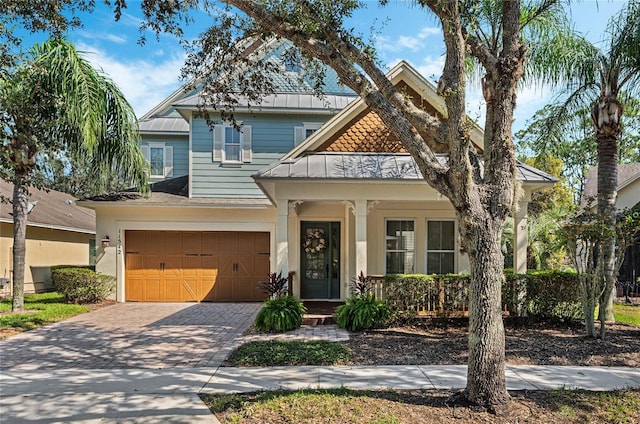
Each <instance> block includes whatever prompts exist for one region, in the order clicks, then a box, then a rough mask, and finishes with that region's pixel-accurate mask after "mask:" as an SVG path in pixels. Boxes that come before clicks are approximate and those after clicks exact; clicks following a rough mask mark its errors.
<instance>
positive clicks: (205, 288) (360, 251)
mask: <svg viewBox="0 0 640 424" xmlns="http://www.w3.org/2000/svg"><path fill="white" fill-rule="evenodd" d="M282 48H283V42H282V41H279V40H272V41H269V42H266V43H264V45H262V46H261V47H260V48H259V49H258V51H260V52H261V54H264V55H266V57H267V58H269V60H274V61H278V60H281V59H280V54H281V52H282ZM282 66H285V64H284V63H283V64H282ZM291 72H292V73H295V72H296V69H292V70H291ZM389 77H390V79H391V81H392V82H393V83H394V84H397V85H398V86H401V87H402V89H403V90H405V91H406V92H407V94H408V95H409V96H411V98H412V99H413V101H414V102H417V103H418V104H420V105H421V106H422V107H425V108H427V109H429V110H431V111H432V112H433V113H437V114H439V115H440V116H443V115H444V106H443V102H442V100H441V99H440V98H439V97H438V96H437V94H436V91H435V88H434V87H433V86H432V85H431V84H430V83H429V82H427V81H426V80H425V79H424V78H423V77H422V76H421V75H419V74H418V72H417V71H416V70H415V69H413V68H412V67H411V66H410V65H409V64H407V63H405V62H402V63H400V64H399V65H397V66H396V67H394V68H393V69H392V70H391V71H390V72H389ZM278 85H279V89H278V90H277V92H276V93H275V94H273V95H270V96H267V97H266V98H265V99H264V101H263V102H262V103H261V104H260V105H259V106H257V107H256V106H254V107H253V108H251V109H250V110H249V109H242V108H237V109H236V111H235V118H236V119H237V121H238V122H239V123H241V127H240V128H236V127H234V126H233V125H231V124H230V123H228V122H223V121H221V120H220V119H217V120H216V115H215V111H213V110H211V111H210V113H211V115H210V116H212V117H213V118H212V119H213V121H214V124H215V125H214V126H213V129H212V128H211V127H210V126H209V125H208V124H207V122H206V120H205V119H203V118H200V117H198V111H199V105H200V104H201V103H202V102H201V99H200V94H199V91H198V90H197V89H195V90H192V91H191V92H185V90H178V91H176V92H175V93H174V94H173V95H171V96H170V97H169V98H167V99H166V100H165V101H164V102H162V103H161V104H160V105H158V106H157V107H156V108H154V109H153V110H152V111H150V112H149V113H148V114H146V115H145V116H144V117H142V118H141V121H140V126H141V131H142V135H143V141H142V149H143V153H144V154H145V155H146V156H147V157H148V158H149V161H150V164H151V178H152V180H153V181H154V184H153V185H152V193H151V195H150V196H148V197H141V196H139V195H136V194H135V193H129V192H128V193H117V194H113V195H107V196H102V197H98V198H93V199H90V200H87V201H85V202H84V204H85V205H86V206H90V207H92V208H94V209H95V210H96V217H97V235H98V238H101V237H102V238H105V240H106V239H107V238H108V239H109V240H110V242H109V243H105V244H104V246H103V247H102V248H101V250H100V252H99V254H98V259H97V265H96V268H97V270H98V271H101V272H103V273H107V274H112V275H116V276H117V281H118V283H117V294H116V298H117V300H118V301H253V300H261V299H264V297H265V294H264V293H262V292H261V291H260V290H259V289H258V288H257V285H258V282H259V281H264V280H265V279H266V277H267V273H268V272H269V271H276V272H278V271H281V272H283V274H284V275H286V274H287V272H289V271H293V272H294V273H295V277H294V280H293V293H294V294H295V295H296V296H297V297H299V298H301V299H304V300H344V298H345V297H347V296H348V295H349V285H350V281H351V280H352V279H353V278H354V277H355V276H356V275H357V274H358V273H359V272H360V271H363V272H364V273H365V274H367V273H369V274H384V273H454V272H468V271H469V262H468V258H467V255H466V254H465V252H463V251H462V250H461V248H460V242H459V237H458V235H457V234H458V233H457V227H456V226H457V224H456V218H455V213H454V210H453V208H452V206H451V204H450V202H449V201H448V200H447V199H446V198H444V197H442V196H441V195H440V194H438V193H437V192H436V191H435V190H434V189H433V188H431V187H430V186H429V185H427V184H426V183H425V182H424V180H423V179H422V176H421V175H420V172H419V171H418V169H417V167H416V165H415V163H414V161H413V159H412V158H411V156H410V155H409V154H408V153H406V151H405V150H404V148H403V147H402V145H401V143H400V142H399V141H398V140H397V139H396V138H395V137H394V136H393V135H392V134H391V133H390V131H389V130H388V129H387V128H386V126H385V125H384V124H383V123H382V121H381V120H380V118H379V117H378V116H377V115H376V113H374V112H372V111H370V110H369V108H368V107H367V106H366V104H365V103H364V102H363V101H362V100H361V99H359V98H357V97H356V96H355V95H354V94H353V93H352V92H351V91H349V90H348V89H346V88H344V87H343V86H341V85H340V84H338V82H337V78H336V76H335V74H333V73H331V72H329V73H328V78H327V85H326V86H325V87H324V92H325V97H324V98H322V99H319V98H317V97H315V96H314V95H313V94H312V90H311V88H310V87H305V86H304V84H302V85H300V84H297V85H296V84H291V83H290V81H288V80H287V79H286V78H284V79H283V80H282V82H281V83H279V84H278ZM473 142H474V144H475V145H476V147H477V149H478V150H479V151H482V148H483V137H482V131H481V130H480V129H479V128H476V129H475V130H474V132H473ZM441 156H442V160H446V154H445V153H444V152H443V153H442V155H441ZM518 178H519V179H520V180H521V181H522V187H523V189H524V193H525V194H524V196H523V197H521V200H520V205H519V208H518V209H517V212H516V222H517V225H516V227H517V228H526V205H527V201H528V199H529V198H530V194H531V192H532V191H533V190H536V189H538V188H541V187H545V186H548V185H549V184H553V183H554V182H555V179H554V178H553V177H551V176H549V175H547V174H545V173H543V172H541V171H539V170H536V169H534V168H531V167H529V166H526V165H523V164H519V166H518ZM523 225H524V227H523ZM516 234H517V235H516V237H517V238H518V240H517V243H516V245H517V246H518V249H517V253H516V258H515V260H516V268H518V269H519V270H521V271H522V267H523V266H525V265H524V264H525V263H526V261H525V259H526V238H525V237H526V231H521V230H519V231H516Z"/></svg>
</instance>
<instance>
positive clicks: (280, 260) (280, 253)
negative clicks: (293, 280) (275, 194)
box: [275, 199, 289, 276]
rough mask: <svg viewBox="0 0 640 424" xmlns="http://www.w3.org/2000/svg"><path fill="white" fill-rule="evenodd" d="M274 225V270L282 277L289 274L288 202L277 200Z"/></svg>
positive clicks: (286, 200)
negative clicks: (276, 213)
mask: <svg viewBox="0 0 640 424" xmlns="http://www.w3.org/2000/svg"><path fill="white" fill-rule="evenodd" d="M276 203H277V205H278V206H277V210H278V222H277V224H276V270H275V272H282V275H283V276H286V275H288V273H289V200H288V199H278V200H277V201H276Z"/></svg>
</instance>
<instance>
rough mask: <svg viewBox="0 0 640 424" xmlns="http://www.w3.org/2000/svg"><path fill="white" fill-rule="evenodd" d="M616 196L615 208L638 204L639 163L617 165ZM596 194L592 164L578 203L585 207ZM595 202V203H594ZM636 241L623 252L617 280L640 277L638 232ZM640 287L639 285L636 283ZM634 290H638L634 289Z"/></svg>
mask: <svg viewBox="0 0 640 424" xmlns="http://www.w3.org/2000/svg"><path fill="white" fill-rule="evenodd" d="M617 190H618V196H617V198H616V209H618V210H624V209H632V208H634V207H638V205H640V163H626V164H620V165H618V185H617ZM597 196H598V167H597V166H592V167H591V168H589V172H588V173H587V180H586V183H585V188H584V192H583V193H582V198H581V201H580V204H581V206H582V207H586V206H587V204H588V202H589V200H590V199H595V198H596V197H597ZM594 204H595V203H594ZM636 236H637V238H636V240H637V243H636V244H635V245H633V246H631V247H629V248H628V249H627V250H626V252H625V257H624V262H623V263H622V266H621V267H620V272H619V274H618V281H620V282H625V283H637V282H638V277H640V234H637V235H636ZM636 287H640V285H636ZM635 291H640V290H638V289H636V290H635Z"/></svg>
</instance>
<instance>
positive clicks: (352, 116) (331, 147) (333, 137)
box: [283, 61, 484, 160]
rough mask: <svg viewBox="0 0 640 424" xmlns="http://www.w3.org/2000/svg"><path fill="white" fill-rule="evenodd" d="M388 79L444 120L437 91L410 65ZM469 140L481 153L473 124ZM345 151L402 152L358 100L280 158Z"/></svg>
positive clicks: (479, 132) (481, 145)
mask: <svg viewBox="0 0 640 424" xmlns="http://www.w3.org/2000/svg"><path fill="white" fill-rule="evenodd" d="M387 77H388V78H389V80H390V81H391V82H392V83H393V84H394V85H396V86H397V87H399V88H400V89H402V90H405V91H408V93H407V94H408V95H410V96H411V97H412V98H413V99H414V101H415V102H418V103H419V104H420V106H423V107H426V108H428V109H430V111H431V112H432V113H434V114H436V115H437V116H441V117H446V115H447V112H446V106H445V103H444V100H443V99H442V98H441V97H440V96H439V95H438V93H437V90H436V88H435V87H434V86H433V84H431V83H430V82H429V81H427V80H426V79H425V78H424V77H423V76H422V75H420V73H419V72H418V71H417V70H416V69H415V68H414V67H413V66H411V65H410V64H409V63H407V62H405V61H401V62H400V63H398V64H397V65H396V66H394V67H393V69H391V71H389V72H388V74H387ZM417 97H419V99H418V98H417ZM349 133H350V134H349ZM471 141H472V142H473V144H474V145H475V146H476V147H477V148H478V149H479V150H483V148H484V135H483V132H482V129H481V128H480V127H479V126H478V125H476V124H474V125H473V127H472V128H471ZM376 149H377V150H376ZM345 150H346V151H361V152H374V151H378V152H389V151H392V152H395V153H402V152H405V150H404V147H402V144H401V143H400V141H399V140H397V139H396V138H395V136H393V135H392V134H391V132H390V130H389V129H388V128H387V127H386V126H385V125H384V123H383V122H382V120H381V119H380V117H378V115H377V114H376V113H375V112H373V111H371V110H370V109H369V107H368V106H367V104H366V103H365V101H364V100H363V99H362V98H360V97H358V98H357V99H356V100H354V101H353V102H351V103H350V104H349V106H347V107H345V108H344V109H343V110H342V111H340V112H339V113H338V114H336V115H335V116H334V117H333V118H332V119H330V120H329V121H328V122H327V123H326V124H325V125H323V126H322V127H321V128H320V129H319V130H318V131H316V132H314V133H313V134H312V135H311V136H309V137H308V138H307V139H306V140H305V141H304V142H302V143H300V144H299V145H298V146H297V147H296V148H294V149H293V150H291V151H290V152H289V153H288V154H287V155H285V156H284V158H283V159H285V160H286V159H291V158H296V157H299V156H302V155H304V154H309V153H311V152H321V151H345Z"/></svg>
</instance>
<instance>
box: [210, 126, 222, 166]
mask: <svg viewBox="0 0 640 424" xmlns="http://www.w3.org/2000/svg"><path fill="white" fill-rule="evenodd" d="M223 129H224V126H223V125H216V126H215V127H213V161H214V162H222V137H223V132H222V130H223Z"/></svg>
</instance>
